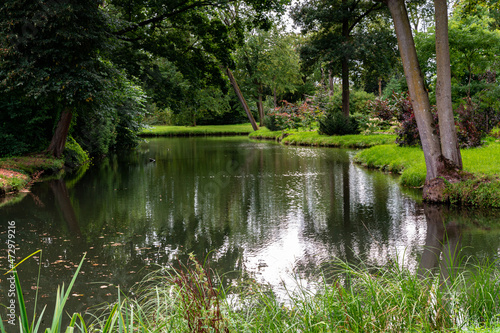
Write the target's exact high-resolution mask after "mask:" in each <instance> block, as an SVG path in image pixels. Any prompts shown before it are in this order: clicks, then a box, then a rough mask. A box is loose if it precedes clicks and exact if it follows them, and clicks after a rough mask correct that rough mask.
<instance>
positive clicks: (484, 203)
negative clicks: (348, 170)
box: [355, 139, 500, 208]
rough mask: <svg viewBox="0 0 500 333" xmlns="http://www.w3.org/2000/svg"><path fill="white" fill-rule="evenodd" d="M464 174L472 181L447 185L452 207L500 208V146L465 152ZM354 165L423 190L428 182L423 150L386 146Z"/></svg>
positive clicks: (493, 143)
mask: <svg viewBox="0 0 500 333" xmlns="http://www.w3.org/2000/svg"><path fill="white" fill-rule="evenodd" d="M461 153H462V160H463V166H464V171H466V172H469V173H471V174H472V175H473V178H472V179H470V180H467V181H464V182H460V183H457V184H447V189H446V196H447V198H448V200H449V201H450V202H451V203H456V204H462V205H467V206H475V207H496V208H500V180H499V175H500V163H498V161H500V143H498V142H496V141H495V140H494V139H489V140H488V144H487V145H485V146H483V147H479V148H472V149H462V150H461ZM355 161H357V162H358V163H361V164H363V165H365V166H367V167H370V168H378V169H381V170H384V171H387V172H394V173H399V174H401V183H402V185H405V186H410V187H421V186H423V185H424V182H425V174H426V168H425V161H424V154H423V152H422V149H421V148H417V147H398V146H396V145H394V144H393V145H383V146H377V147H372V148H370V149H366V150H364V151H362V152H360V153H358V154H357V155H356V157H355Z"/></svg>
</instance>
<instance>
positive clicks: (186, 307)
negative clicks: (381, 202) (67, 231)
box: [0, 255, 500, 333]
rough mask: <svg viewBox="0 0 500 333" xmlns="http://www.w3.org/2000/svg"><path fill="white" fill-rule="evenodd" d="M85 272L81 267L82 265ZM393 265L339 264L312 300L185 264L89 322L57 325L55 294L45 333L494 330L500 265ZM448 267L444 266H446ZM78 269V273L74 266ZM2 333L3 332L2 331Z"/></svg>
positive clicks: (499, 309) (75, 319)
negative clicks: (225, 282) (416, 268)
mask: <svg viewBox="0 0 500 333" xmlns="http://www.w3.org/2000/svg"><path fill="white" fill-rule="evenodd" d="M82 262H83V261H82ZM397 262H398V261H397V260H396V261H391V263H389V264H388V265H387V266H384V267H369V266H366V265H361V266H353V265H350V264H347V263H345V262H340V261H339V262H335V263H333V264H330V267H331V268H328V269H327V268H326V266H324V268H323V270H322V273H321V277H322V279H321V280H322V282H321V283H320V284H319V285H316V286H315V288H314V289H315V291H311V290H310V289H308V288H306V287H301V286H300V285H298V286H297V288H295V289H294V290H293V291H288V293H287V294H280V295H277V294H275V293H274V292H273V290H272V289H271V288H269V287H266V286H264V285H262V284H258V283H256V282H255V281H253V280H250V279H245V280H242V283H240V284H237V285H235V286H232V287H230V288H224V287H223V286H222V283H221V279H220V278H219V277H218V276H217V275H214V274H213V272H212V270H210V269H209V268H208V266H207V265H206V264H204V265H202V264H200V263H198V261H196V259H195V258H194V257H193V256H192V255H191V256H190V259H189V261H188V263H187V264H185V265H180V266H179V268H176V269H173V268H166V269H162V270H160V271H158V272H155V273H153V274H151V275H150V276H148V277H147V278H146V279H145V280H144V281H143V282H142V283H140V284H139V285H138V286H137V288H136V289H135V290H134V291H133V292H134V296H132V297H129V298H122V296H121V295H120V294H119V296H118V300H117V302H116V303H115V304H113V305H111V306H110V307H109V308H108V309H107V310H105V311H104V312H101V313H100V314H94V317H95V320H94V321H93V322H89V321H88V320H87V321H85V320H84V317H83V316H82V315H80V314H73V315H72V316H71V317H69V316H68V321H69V325H68V326H67V327H66V328H63V325H62V322H63V321H62V315H63V313H64V311H63V308H64V304H65V301H66V299H67V297H68V295H69V290H70V289H71V286H72V285H73V283H74V280H75V278H76V274H77V273H78V270H77V272H76V273H75V276H74V277H73V280H72V281H71V283H70V286H69V288H68V290H67V291H65V290H64V289H62V291H60V292H58V302H57V305H56V311H55V314H54V318H53V320H52V326H51V328H49V329H48V330H46V332H63V331H64V332H124V333H125V332H199V333H205V332H206V333H208V332H213V333H217V332H224V333H226V332H462V331H469V332H470V331H472V332H480V331H482V332H486V330H487V329H488V330H494V329H498V328H500V316H499V315H498V314H499V313H500V270H499V268H498V262H493V263H488V262H485V263H481V264H469V263H468V262H467V261H459V262H458V264H457V265H456V266H452V267H448V271H449V272H451V273H450V274H448V275H447V277H446V278H444V277H443V276H442V275H441V274H439V273H437V274H435V273H433V272H430V271H421V272H420V273H415V272H412V271H410V270H409V269H406V268H403V267H401V266H400V265H399V264H398V263H397ZM448 265H451V264H449V263H448ZM79 267H81V264H80V266H79ZM16 288H17V290H18V292H19V293H18V295H19V298H20V299H19V302H20V304H21V305H22V306H21V316H20V326H19V331H20V332H41V331H42V330H41V323H42V321H41V318H42V316H43V311H42V314H41V315H40V319H37V320H36V321H35V320H33V322H32V323H30V322H29V320H28V317H27V314H26V308H25V306H24V301H23V300H22V292H21V287H20V283H19V279H17V280H16ZM1 325H2V324H1V321H0V330H1V331H2V332H5V328H3V327H2V326H1Z"/></svg>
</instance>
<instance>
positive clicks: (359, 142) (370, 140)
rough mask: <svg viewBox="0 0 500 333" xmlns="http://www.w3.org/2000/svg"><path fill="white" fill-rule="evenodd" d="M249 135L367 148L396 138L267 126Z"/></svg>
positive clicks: (294, 143) (303, 144)
mask: <svg viewBox="0 0 500 333" xmlns="http://www.w3.org/2000/svg"><path fill="white" fill-rule="evenodd" d="M249 137H250V138H251V139H265V140H276V141H281V142H282V143H283V144H288V145H299V146H319V147H342V148H368V147H373V146H376V145H383V144H389V143H393V142H394V141H395V140H396V136H395V135H388V134H374V135H343V136H337V135H334V136H328V135H320V134H318V132H317V131H297V130H287V131H274V132H273V131H270V130H268V129H267V128H261V129H259V130H258V131H255V132H252V133H251V134H250V135H249Z"/></svg>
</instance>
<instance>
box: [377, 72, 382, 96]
mask: <svg viewBox="0 0 500 333" xmlns="http://www.w3.org/2000/svg"><path fill="white" fill-rule="evenodd" d="M378 97H379V98H382V78H381V77H379V78H378Z"/></svg>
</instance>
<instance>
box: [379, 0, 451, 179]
mask: <svg viewBox="0 0 500 333" xmlns="http://www.w3.org/2000/svg"><path fill="white" fill-rule="evenodd" d="M387 5H388V6H389V10H390V12H391V15H392V19H393V20H394V27H395V29H396V36H397V38H398V47H399V52H400V54H401V60H402V62H403V68H404V72H405V76H406V82H407V84H408V89H409V91H410V98H411V102H412V105H413V110H414V112H415V119H416V121H417V126H418V131H419V133H420V140H421V141H422V149H423V151H424V157H425V165H426V167H427V177H426V182H428V181H430V180H431V179H434V178H436V177H437V176H438V170H439V169H441V168H442V165H443V162H442V158H441V156H442V154H441V145H440V142H439V138H438V136H437V134H436V133H435V131H434V129H433V128H432V121H433V119H432V115H431V112H430V103H429V96H428V94H427V90H426V89H425V87H424V79H423V77H422V72H421V71H420V65H419V64H418V59H417V51H416V49H415V42H414V41H413V36H412V33H411V26H410V21H409V20H408V13H407V11H406V7H405V3H404V0H387Z"/></svg>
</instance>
